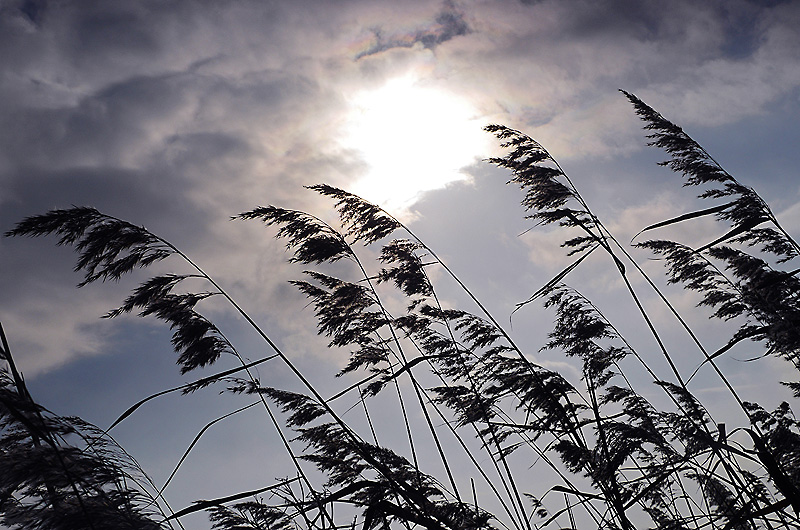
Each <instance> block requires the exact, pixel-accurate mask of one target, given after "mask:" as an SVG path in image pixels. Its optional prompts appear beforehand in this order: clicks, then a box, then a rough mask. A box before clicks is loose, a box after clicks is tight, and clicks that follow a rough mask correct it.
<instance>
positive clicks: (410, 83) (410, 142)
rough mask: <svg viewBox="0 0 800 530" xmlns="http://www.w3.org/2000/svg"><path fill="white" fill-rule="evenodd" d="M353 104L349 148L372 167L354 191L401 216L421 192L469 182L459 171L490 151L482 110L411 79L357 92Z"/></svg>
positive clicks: (396, 80) (347, 140) (397, 80)
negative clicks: (465, 180)
mask: <svg viewBox="0 0 800 530" xmlns="http://www.w3.org/2000/svg"><path fill="white" fill-rule="evenodd" d="M351 104H352V112H351V118H350V122H349V124H348V131H347V134H346V136H345V145H346V147H348V148H351V149H355V150H357V151H360V152H361V156H362V157H363V159H364V161H365V162H366V163H367V164H368V166H369V169H368V172H367V174H366V175H365V176H364V177H363V178H362V179H361V180H359V181H358V182H356V183H355V184H354V185H353V186H352V188H351V189H352V191H353V192H354V193H356V194H358V195H361V196H362V197H364V198H366V199H368V200H370V201H372V202H375V203H377V204H380V205H381V206H382V207H384V208H386V209H387V210H390V211H393V212H402V211H403V210H406V209H407V208H408V207H410V206H411V205H412V204H413V203H414V202H415V201H417V200H418V199H419V197H420V196H421V194H422V193H424V192H426V191H430V190H434V189H439V188H443V187H444V186H446V185H447V184H448V183H451V182H454V181H458V180H464V179H466V178H467V175H465V174H464V173H462V172H460V170H461V169H462V168H464V167H465V166H468V165H469V164H471V163H473V162H474V161H475V160H478V159H480V158H482V157H483V156H485V154H486V153H487V149H488V145H489V144H488V141H489V135H488V134H486V133H485V132H483V130H482V125H483V124H482V123H480V122H479V121H478V120H477V118H476V115H477V111H476V110H475V109H474V108H472V107H471V106H470V105H469V104H468V103H467V102H466V101H465V100H463V99H461V98H459V97H458V96H456V95H454V94H452V93H448V92H444V91H441V90H438V89H435V88H428V87H425V86H422V85H421V84H420V83H419V82H418V81H417V80H416V79H414V78H412V77H403V78H398V79H394V80H392V81H390V82H389V83H387V84H386V85H385V86H384V87H382V88H380V89H378V90H374V91H365V92H361V93H358V94H356V95H355V96H354V98H353V100H352V101H351Z"/></svg>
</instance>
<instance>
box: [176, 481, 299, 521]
mask: <svg viewBox="0 0 800 530" xmlns="http://www.w3.org/2000/svg"><path fill="white" fill-rule="evenodd" d="M296 480H298V479H296V478H291V479H287V480H284V481H282V482H279V483H277V484H273V485H272V486H267V487H265V488H259V489H257V490H251V491H243V492H242V493H237V494H235V495H228V496H227V497H219V498H216V499H212V500H209V501H197V502H195V503H194V505H192V506H189V507H187V508H184V509H183V510H178V511H177V512H175V513H173V514H172V515H170V516H169V517H167V518H166V519H164V522H167V521H170V520H172V519H177V518H178V517H183V516H184V515H189V514H190V513H195V512H199V511H200V510H205V509H206V508H211V507H212V506H219V505H221V504H225V503H228V502H232V501H238V500H239V499H245V498H247V497H253V496H255V495H258V494H259V493H264V492H265V491H270V490H274V489H278V488H282V487H284V486H286V485H287V484H291V483H292V482H295V481H296Z"/></svg>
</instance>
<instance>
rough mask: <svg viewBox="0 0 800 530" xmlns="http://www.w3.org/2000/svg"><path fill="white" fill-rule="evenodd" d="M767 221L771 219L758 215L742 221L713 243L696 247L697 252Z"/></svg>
mask: <svg viewBox="0 0 800 530" xmlns="http://www.w3.org/2000/svg"><path fill="white" fill-rule="evenodd" d="M767 221H769V219H767V218H766V217H757V218H755V219H750V220H748V221H747V222H745V223H742V224H740V225H739V226H736V227H734V228H732V229H731V230H729V231H728V232H726V233H725V234H724V235H722V236H720V237H718V238H717V239H715V240H714V241H712V242H711V243H708V244H705V245H703V246H702V247H700V248H698V249H696V250H695V252H703V251H704V250H708V249H710V248H711V247H713V246H714V245H718V244H720V243H724V242H725V241H728V240H730V239H733V238H734V237H736V236H738V235H739V234H743V233H745V232H747V231H748V230H750V229H752V228H755V227H756V226H758V225H760V224H762V223H765V222H767Z"/></svg>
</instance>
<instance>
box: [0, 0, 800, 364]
mask: <svg viewBox="0 0 800 530" xmlns="http://www.w3.org/2000/svg"><path fill="white" fill-rule="evenodd" d="M798 11H800V9H798V7H797V4H796V3H791V2H790V3H774V5H770V6H764V5H759V4H756V3H753V2H747V1H744V0H738V1H737V0H735V1H731V2H726V3H725V5H724V6H722V5H720V4H715V3H707V4H699V5H698V4H696V3H691V2H673V3H670V6H669V8H668V9H667V8H665V7H664V6H663V3H660V2H654V1H646V2H634V1H623V0H606V1H602V2H579V1H570V2H554V1H548V0H543V1H540V2H519V3H509V2H504V1H503V2H501V1H498V0H479V1H475V2H460V1H450V2H444V3H442V2H439V1H425V0H419V1H416V2H407V3H405V2H404V4H403V8H402V9H400V8H398V7H397V6H396V5H394V4H391V3H381V2H371V1H363V0H349V1H347V2H340V3H337V4H336V5H335V6H334V5H329V4H325V3H322V4H320V3H319V2H311V1H298V2H292V3H275V4H265V3H263V2H259V1H251V0H239V1H236V2H225V3H219V2H215V1H210V0H202V1H188V0H179V1H174V2H136V3H125V2H105V1H85V2H69V1H68V2H44V1H40V2H34V1H18V2H8V3H5V4H3V7H2V8H0V47H2V48H3V49H4V50H8V53H7V54H6V57H5V60H4V64H3V71H2V76H0V119H2V121H3V123H4V127H3V128H2V131H0V206H2V212H0V222H2V227H1V228H2V229H3V230H6V229H8V228H10V226H11V225H12V224H13V223H14V222H15V221H17V220H18V219H19V218H21V217H22V216H24V215H30V214H33V213H39V212H41V211H44V210H46V209H49V208H52V207H63V206H69V205H70V204H72V203H75V204H92V205H95V206H97V207H100V208H102V209H103V210H106V211H109V213H114V214H116V215H119V216H121V217H126V218H129V219H130V220H131V221H133V222H136V223H137V224H145V225H146V226H148V227H149V228H151V229H153V230H154V231H156V232H158V233H160V234H163V235H164V236H166V237H168V238H169V239H170V240H174V241H175V242H176V244H179V245H180V246H181V247H182V248H184V247H185V248H186V250H187V251H190V252H191V253H192V255H193V256H194V257H196V258H197V259H198V261H200V262H202V263H204V264H207V265H208V266H209V268H210V269H211V270H213V271H215V274H218V275H220V276H221V277H222V278H223V279H224V280H225V281H226V282H230V283H229V284H230V285H236V286H237V287H236V289H238V290H239V292H240V293H242V295H243V296H252V297H253V299H254V300H255V302H253V307H261V306H262V305H263V304H264V303H265V302H266V300H267V299H268V295H270V294H275V293H280V296H284V294H283V293H284V291H282V290H281V289H282V287H281V282H282V281H283V280H284V279H285V276H284V273H285V272H286V271H285V270H284V269H282V268H281V265H280V261H281V259H277V258H270V257H268V256H272V254H271V253H273V252H274V253H276V254H275V255H277V256H279V257H281V258H282V256H283V253H282V251H281V249H280V246H279V245H278V244H277V243H275V242H273V241H271V240H270V232H269V231H265V230H263V229H262V228H261V227H257V226H252V227H250V226H249V225H242V224H237V223H228V222H227V219H228V217H229V216H230V215H233V214H236V213H238V212H240V211H243V210H246V209H249V208H252V207H253V206H255V205H257V204H265V203H276V204H281V205H287V206H292V207H297V208H310V209H313V210H315V211H321V212H322V215H324V216H328V217H332V213H331V211H330V205H329V204H328V203H325V202H324V201H321V200H320V199H319V198H318V197H315V196H314V194H311V193H302V192H301V186H302V185H306V184H314V183H318V182H326V181H327V182H331V183H332V184H335V185H337V186H342V187H348V186H350V185H352V183H353V182H355V181H356V180H357V179H358V178H359V177H361V176H362V175H363V174H364V172H365V161H364V160H362V159H361V158H360V157H359V154H358V153H357V151H356V150H353V149H349V150H348V149H344V148H343V147H342V145H341V142H340V140H341V135H342V129H343V126H344V123H345V122H346V121H347V120H346V115H345V113H346V112H347V110H348V108H349V103H348V97H349V96H350V95H352V94H353V93H354V92H355V91H358V90H363V89H371V88H377V87H379V86H381V85H382V84H384V83H385V81H386V80H388V79H391V78H393V77H400V76H403V75H405V74H406V73H408V72H409V71H413V72H415V73H417V74H419V75H422V76H424V77H426V79H427V80H428V83H429V86H431V87H432V88H434V89H436V90H440V91H442V92H444V93H446V92H448V91H450V92H453V93H455V94H458V95H459V97H460V98H463V99H465V100H468V101H469V103H470V104H471V105H473V106H474V107H475V109H477V110H476V113H477V114H479V115H480V116H477V117H479V118H480V119H481V120H484V121H485V122H501V123H506V124H508V125H510V126H514V127H517V128H520V129H524V130H525V131H526V132H528V133H530V134H531V135H533V136H535V137H536V138H537V139H538V140H540V141H541V142H542V143H544V144H545V145H546V146H547V147H548V149H550V150H551V151H552V152H553V154H554V155H555V156H556V157H557V158H558V159H559V160H561V161H567V162H574V161H581V160H592V159H596V158H602V159H604V160H606V161H609V160H613V159H614V158H615V157H622V158H626V157H630V156H632V155H634V154H635V153H636V152H637V150H638V149H639V148H640V147H641V146H642V144H643V141H642V139H641V131H640V128H639V127H640V126H639V123H638V122H637V120H636V118H635V117H634V116H633V114H632V112H631V111H630V109H629V108H628V105H627V103H626V102H625V101H624V98H622V97H621V96H620V95H619V94H618V93H617V92H616V90H617V88H620V87H622V88H625V89H628V90H631V91H633V92H636V93H637V95H639V96H641V97H643V98H644V99H645V100H646V101H648V102H649V103H652V104H653V105H654V106H655V107H657V108H658V109H659V110H662V111H663V112H664V113H665V115H667V116H668V117H669V118H671V119H674V120H675V121H676V122H678V123H680V124H681V125H693V124H702V125H706V126H713V125H720V124H726V123H733V122H735V120H738V119H741V118H742V117H743V116H749V115H755V114H758V113H763V112H766V111H767V110H768V108H769V105H770V104H771V103H774V102H775V101H779V100H781V98H787V97H790V95H791V94H792V93H793V91H796V89H797V87H798V86H800V74H798V72H800V65H798V64H797V63H798V59H797V57H796V53H795V50H796V49H797V45H798V44H800V43H798V41H797V40H798V37H797V32H796V31H795V30H794V28H795V27H796V24H797V18H798ZM751 21H752V22H751ZM476 155H478V156H479V157H483V156H490V155H491V153H485V154H483V153H476ZM632 193H633V192H632ZM443 207H444V206H443ZM419 222H424V219H422V218H421V217H420V218H419ZM29 243H30V242H27V241H11V242H6V241H4V242H2V245H3V248H4V249H5V248H11V249H13V252H14V253H15V254H19V253H23V254H25V252H26V251H25V250H23V249H24V248H25V245H26V244H29ZM8 245H11V246H10V247H9V246H8ZM32 248H35V251H34V250H31V251H30V252H31V253H30V254H25V255H26V256H27V257H28V261H29V262H30V263H32V264H33V265H28V266H26V265H25V264H23V263H21V262H19V261H14V260H7V261H4V262H3V263H4V265H3V267H4V268H3V274H2V275H0V277H1V278H2V279H1V280H0V286H2V287H3V288H4V289H6V291H5V292H6V293H8V294H7V295H6V298H5V300H4V304H3V307H2V308H0V318H2V319H3V320H4V321H10V319H12V318H14V319H16V320H15V322H17V323H18V322H20V321H21V319H20V317H19V316H18V315H19V314H18V313H16V312H15V308H17V307H23V306H24V304H23V300H24V298H25V296H26V293H28V292H31V291H30V289H32V288H33V286H35V285H37V283H38V282H40V281H41V278H42V277H43V275H45V274H46V273H48V272H49V271H50V270H51V269H55V268H57V267H58V268H60V270H64V271H65V272H64V275H63V276H57V277H52V279H51V280H47V281H46V282H45V284H46V285H48V287H49V288H50V289H52V290H53V293H54V299H55V300H57V301H59V302H58V304H56V305H54V306H53V310H52V311H49V312H48V314H47V315H46V318H48V319H53V323H52V326H51V327H50V332H49V333H48V334H47V335H46V336H45V335H43V334H38V335H37V334H36V333H34V332H32V331H31V330H32V329H33V328H27V327H26V330H28V331H25V336H26V337H28V338H26V339H25V340H28V341H29V343H30V344H31V348H32V349H36V348H38V349H39V350H41V351H46V352H49V353H47V354H46V355H45V354H43V355H45V357H47V356H49V358H50V359H51V360H52V363H53V364H54V365H55V364H58V363H61V362H64V360H65V359H68V358H70V356H71V355H72V354H73V353H71V352H73V350H74V344H75V343H73V342H70V339H69V334H70V333H71V332H73V331H75V330H76V329H77V327H81V326H82V328H81V329H85V326H88V325H92V324H93V323H94V320H93V319H94V316H95V315H96V314H97V312H96V311H95V310H94V309H95V307H97V308H99V307H100V306H101V305H103V304H102V303H101V300H100V298H98V299H97V300H96V302H97V303H96V305H95V301H92V302H91V303H89V302H87V307H88V306H91V310H89V309H87V310H86V311H85V312H83V311H79V312H78V311H73V312H70V311H64V310H59V308H62V307H64V305H65V304H67V305H68V302H66V301H67V300H69V293H71V292H72V291H71V290H72V285H73V284H74V283H76V282H75V281H74V280H75V279H74V277H73V276H70V274H69V273H68V272H67V271H68V270H69V267H70V265H69V263H64V262H61V263H56V262H55V261H54V258H51V257H50V256H51V254H50V253H51V252H52V249H48V247H47V245H45V244H43V245H41V246H40V245H38V244H37V245H36V246H35V247H32ZM253 249H255V252H256V255H255V256H249V257H242V256H245V255H247V254H248V252H251V251H253ZM59 259H65V258H59ZM259 260H260V261H259ZM65 261H66V259H65ZM267 264H268V265H267ZM239 276H241V277H239ZM59 282H63V285H60V284H59ZM259 292H262V293H264V294H263V295H256V294H254V293H259ZM97 296H98V297H101V295H100V294H98V295H97ZM109 298H111V297H109ZM117 301H118V300H117V299H116V298H114V299H113V300H110V301H109V303H108V304H107V305H106V306H105V307H104V308H103V309H107V308H108V307H109V306H113V305H114V303H116V302H117ZM31 303H32V302H31ZM20 304H23V305H20ZM31 307H32V306H31ZM26 314H31V313H26ZM73 317H76V319H77V321H78V322H77V323H75V324H74V325H67V324H66V322H67V319H69V318H73ZM42 318H44V316H43V317H42ZM17 325H20V324H17ZM9 331H11V330H9ZM59 344H61V345H71V346H68V347H64V348H60V347H59V346H58V345H59ZM34 345H37V346H36V348H34ZM97 348H100V346H99V345H98V346H97ZM97 348H95V349H97ZM74 351H77V350H74ZM43 358H44V357H43ZM37 363H38V361H37ZM45 365H46V363H44V362H43V363H39V364H37V366H39V367H40V368H41V367H44V366H45ZM42 369H43V368H42Z"/></svg>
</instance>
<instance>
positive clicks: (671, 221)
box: [631, 201, 736, 241]
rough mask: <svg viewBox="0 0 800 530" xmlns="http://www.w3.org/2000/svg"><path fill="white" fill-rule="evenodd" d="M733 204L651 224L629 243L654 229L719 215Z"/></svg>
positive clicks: (721, 205)
mask: <svg viewBox="0 0 800 530" xmlns="http://www.w3.org/2000/svg"><path fill="white" fill-rule="evenodd" d="M735 204H736V201H731V202H728V203H725V204H720V205H719V206H714V207H712V208H706V209H704V210H697V211H695V212H689V213H685V214H683V215H679V216H677V217H673V218H672V219H667V220H666V221H661V222H659V223H655V224H652V225H650V226H647V227H645V228H642V229H641V230H639V232H637V233H636V235H635V236H633V237H632V238H631V241H633V240H634V239H636V238H637V237H639V236H640V235H641V234H643V233H644V232H647V231H648V230H655V229H656V228H661V227H664V226H669V225H673V224H677V223H680V222H682V221H688V220H689V219H696V218H698V217H703V216H706V215H711V214H714V213H719V212H721V211H723V210H726V209H728V208H730V207H731V206H734V205H735Z"/></svg>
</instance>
